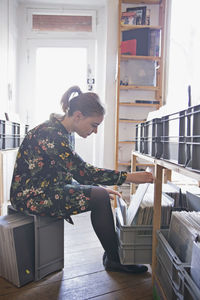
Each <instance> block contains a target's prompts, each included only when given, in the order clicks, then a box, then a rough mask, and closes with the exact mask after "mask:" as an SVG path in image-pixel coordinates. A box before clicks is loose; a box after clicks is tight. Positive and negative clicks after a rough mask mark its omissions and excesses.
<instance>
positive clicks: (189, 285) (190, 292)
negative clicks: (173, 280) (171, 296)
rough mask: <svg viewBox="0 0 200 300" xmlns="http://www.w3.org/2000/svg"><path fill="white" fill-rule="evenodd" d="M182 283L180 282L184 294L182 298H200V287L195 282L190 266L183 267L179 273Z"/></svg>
mask: <svg viewBox="0 0 200 300" xmlns="http://www.w3.org/2000/svg"><path fill="white" fill-rule="evenodd" d="M179 276H180V280H181V284H180V292H181V295H182V299H194V300H199V299H200V289H199V288H198V286H197V285H196V284H195V282H194V281H193V279H192V278H191V276H190V268H189V267H184V268H181V271H180V273H179Z"/></svg>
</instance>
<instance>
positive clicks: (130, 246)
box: [116, 210, 152, 265]
mask: <svg viewBox="0 0 200 300" xmlns="http://www.w3.org/2000/svg"><path fill="white" fill-rule="evenodd" d="M116 232H117V236H118V241H119V248H118V250H119V257H120V262H121V263H122V264H124V265H127V264H128V265H131V264H140V263H142V264H150V263H151V262H152V226H125V225H122V224H121V223H120V218H119V217H118V214H117V210H116Z"/></svg>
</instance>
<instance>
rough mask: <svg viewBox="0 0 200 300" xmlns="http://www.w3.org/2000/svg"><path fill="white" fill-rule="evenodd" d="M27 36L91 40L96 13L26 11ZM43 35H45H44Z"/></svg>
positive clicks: (94, 29)
mask: <svg viewBox="0 0 200 300" xmlns="http://www.w3.org/2000/svg"><path fill="white" fill-rule="evenodd" d="M27 15H28V17H27V22H28V28H27V29H28V32H27V33H28V35H29V36H35V35H40V34H43V37H45V35H48V36H50V35H51V36H67V37H74V36H75V37H76V38H78V37H79V36H80V37H82V36H87V37H89V38H91V37H92V36H93V37H94V36H95V33H96V12H95V11H89V10H81V11H79V10H63V9H62V10H53V11H52V10H49V9H30V8H28V9H27ZM44 34H45V35H44ZM74 34H75V35H74Z"/></svg>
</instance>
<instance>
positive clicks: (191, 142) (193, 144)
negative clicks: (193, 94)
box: [186, 105, 200, 172]
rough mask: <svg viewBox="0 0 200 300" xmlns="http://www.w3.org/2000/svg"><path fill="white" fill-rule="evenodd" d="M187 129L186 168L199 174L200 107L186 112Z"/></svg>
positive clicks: (197, 106)
mask: <svg viewBox="0 0 200 300" xmlns="http://www.w3.org/2000/svg"><path fill="white" fill-rule="evenodd" d="M186 115H187V120H188V129H187V154H188V159H187V167H188V168H190V167H191V168H192V169H193V170H195V171H197V172H200V156H199V153H200V105H196V106H194V107H191V108H189V109H188V110H187V111H186Z"/></svg>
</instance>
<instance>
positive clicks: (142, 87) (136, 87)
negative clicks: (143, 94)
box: [120, 85, 159, 91]
mask: <svg viewBox="0 0 200 300" xmlns="http://www.w3.org/2000/svg"><path fill="white" fill-rule="evenodd" d="M120 90H145V91H158V90H159V88H158V87H157V86H146V85H120Z"/></svg>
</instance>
